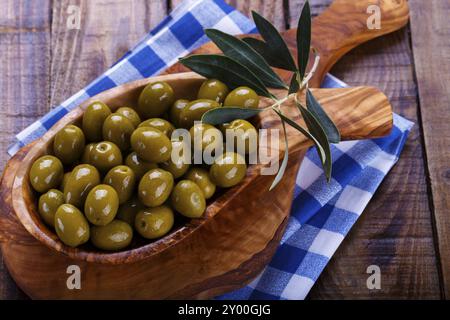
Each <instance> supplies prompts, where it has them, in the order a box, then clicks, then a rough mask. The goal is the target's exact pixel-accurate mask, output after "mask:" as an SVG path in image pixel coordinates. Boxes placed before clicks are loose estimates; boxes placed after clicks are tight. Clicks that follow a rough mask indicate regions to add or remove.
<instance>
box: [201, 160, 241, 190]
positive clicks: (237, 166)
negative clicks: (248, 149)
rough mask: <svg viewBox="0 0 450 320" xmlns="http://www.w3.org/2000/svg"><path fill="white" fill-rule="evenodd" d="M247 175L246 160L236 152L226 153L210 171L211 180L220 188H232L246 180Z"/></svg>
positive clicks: (215, 162)
mask: <svg viewBox="0 0 450 320" xmlns="http://www.w3.org/2000/svg"><path fill="white" fill-rule="evenodd" d="M246 173H247V165H246V164H245V159H244V157H242V156H241V155H240V154H238V153H235V152H225V153H224V154H222V155H220V156H219V157H217V158H216V160H215V161H214V164H213V165H212V166H211V168H210V169H209V176H210V177H211V180H212V181H213V182H214V183H215V184H216V185H217V186H219V187H223V188H228V187H232V186H234V185H236V184H238V183H239V182H241V181H242V179H244V177H245V175H246Z"/></svg>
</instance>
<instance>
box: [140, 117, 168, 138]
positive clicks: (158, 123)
mask: <svg viewBox="0 0 450 320" xmlns="http://www.w3.org/2000/svg"><path fill="white" fill-rule="evenodd" d="M140 127H151V128H155V129H158V130H159V131H161V132H162V133H164V134H165V135H166V136H167V138H169V139H170V137H171V136H172V132H173V130H175V127H174V126H173V125H172V124H171V123H170V122H169V121H167V120H164V119H161V118H150V119H147V120H145V121H143V122H141V124H140V125H139V127H138V128H140Z"/></svg>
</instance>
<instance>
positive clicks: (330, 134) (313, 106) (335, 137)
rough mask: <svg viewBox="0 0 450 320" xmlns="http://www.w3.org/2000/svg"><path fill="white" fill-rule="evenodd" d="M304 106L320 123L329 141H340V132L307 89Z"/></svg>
mask: <svg viewBox="0 0 450 320" xmlns="http://www.w3.org/2000/svg"><path fill="white" fill-rule="evenodd" d="M306 107H307V108H308V110H309V111H310V112H311V113H312V114H313V115H314V117H315V118H316V120H317V122H318V123H320V125H321V126H322V128H323V130H324V131H325V134H326V136H327V138H328V141H329V142H330V143H338V142H339V141H341V134H340V133H339V130H338V128H337V127H336V125H335V124H334V122H333V121H332V120H331V119H330V117H329V116H328V115H327V113H326V112H325V110H324V109H323V108H322V106H321V105H320V103H319V101H317V99H316V98H315V97H314V95H313V94H312V92H311V90H309V89H308V90H307V91H306Z"/></svg>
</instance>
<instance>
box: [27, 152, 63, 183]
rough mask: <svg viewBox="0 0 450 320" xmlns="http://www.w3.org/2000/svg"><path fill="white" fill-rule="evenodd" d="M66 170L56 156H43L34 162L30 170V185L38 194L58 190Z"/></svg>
mask: <svg viewBox="0 0 450 320" xmlns="http://www.w3.org/2000/svg"><path fill="white" fill-rule="evenodd" d="M63 175H64V168H63V165H62V163H61V161H60V160H59V159H58V158H56V157H54V156H42V157H40V158H38V159H37V160H36V161H34V162H33V165H32V166H31V169H30V183H31V186H32V187H33V189H34V190H36V191H37V192H46V191H48V190H50V189H53V188H57V187H58V186H59V184H60V183H61V181H62V178H63Z"/></svg>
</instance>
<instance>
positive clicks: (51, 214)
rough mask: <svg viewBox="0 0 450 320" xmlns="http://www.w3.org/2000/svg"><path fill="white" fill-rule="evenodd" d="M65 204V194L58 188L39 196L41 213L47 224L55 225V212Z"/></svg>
mask: <svg viewBox="0 0 450 320" xmlns="http://www.w3.org/2000/svg"><path fill="white" fill-rule="evenodd" d="M62 204H64V194H63V193H62V192H61V191H59V190H56V189H50V190H48V191H47V192H46V193H44V194H43V195H41V196H40V197H39V205H38V208H39V214H40V215H41V218H42V219H43V220H44V222H45V223H46V224H48V225H49V226H51V227H53V226H55V213H56V210H58V208H59V206H60V205H62Z"/></svg>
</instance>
